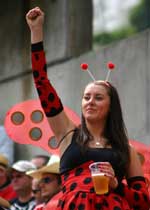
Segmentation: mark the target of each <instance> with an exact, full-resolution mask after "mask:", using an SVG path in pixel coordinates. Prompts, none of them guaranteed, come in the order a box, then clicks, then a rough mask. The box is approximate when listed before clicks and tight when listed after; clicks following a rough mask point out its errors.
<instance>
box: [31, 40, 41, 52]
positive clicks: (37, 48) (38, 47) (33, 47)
mask: <svg viewBox="0 0 150 210" xmlns="http://www.w3.org/2000/svg"><path fill="white" fill-rule="evenodd" d="M41 50H43V42H38V43H35V44H32V45H31V51H32V52H37V51H41Z"/></svg>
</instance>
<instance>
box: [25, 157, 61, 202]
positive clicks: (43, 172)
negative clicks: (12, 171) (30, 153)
mask: <svg viewBox="0 0 150 210" xmlns="http://www.w3.org/2000/svg"><path fill="white" fill-rule="evenodd" d="M27 174H29V175H30V176H32V177H33V178H34V179H38V180H39V186H40V189H41V195H42V198H43V200H44V202H46V203H47V202H48V201H49V200H50V199H51V198H52V197H53V196H54V195H55V194H57V193H58V192H59V191H60V189H61V178H60V174H59V157H58V156H56V155H52V156H51V158H50V161H49V162H48V164H47V165H46V166H44V167H42V168H40V169H37V170H35V171H33V172H31V173H30V172H29V173H27Z"/></svg>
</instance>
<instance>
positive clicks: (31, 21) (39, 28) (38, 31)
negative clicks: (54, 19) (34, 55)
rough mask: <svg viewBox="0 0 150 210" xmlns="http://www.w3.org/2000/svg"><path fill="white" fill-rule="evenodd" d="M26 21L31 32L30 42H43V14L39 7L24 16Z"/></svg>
mask: <svg viewBox="0 0 150 210" xmlns="http://www.w3.org/2000/svg"><path fill="white" fill-rule="evenodd" d="M26 21H27V24H28V26H29V28H30V30H31V42H32V43H36V42H40V41H42V40H43V23H44V13H43V11H42V10H41V9H40V8H39V7H35V8H33V9H31V10H29V12H28V13H27V14H26Z"/></svg>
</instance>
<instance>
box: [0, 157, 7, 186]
mask: <svg viewBox="0 0 150 210" xmlns="http://www.w3.org/2000/svg"><path fill="white" fill-rule="evenodd" d="M8 167H9V161H8V159H7V158H6V157H5V156H4V155H2V154H0V187H2V186H3V185H4V184H6V183H7V182H8V181H9V173H8Z"/></svg>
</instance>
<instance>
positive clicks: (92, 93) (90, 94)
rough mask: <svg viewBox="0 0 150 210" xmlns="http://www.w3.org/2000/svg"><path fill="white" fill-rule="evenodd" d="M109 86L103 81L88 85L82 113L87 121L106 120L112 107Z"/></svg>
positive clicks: (84, 95) (83, 99)
mask: <svg viewBox="0 0 150 210" xmlns="http://www.w3.org/2000/svg"><path fill="white" fill-rule="evenodd" d="M107 88H108V87H107V86H106V85H104V84H102V83H101V82H97V83H90V84H89V85H87V86H86V88H85V91H84V94H83V98H82V113H83V116H84V117H85V120H86V121H93V122H96V121H98V122H99V121H101V122H103V121H105V120H106V119H107V115H108V113H109V109H110V97H109V95H108V90H107Z"/></svg>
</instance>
